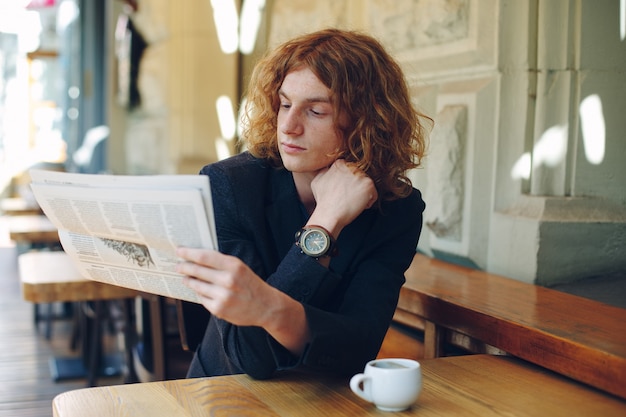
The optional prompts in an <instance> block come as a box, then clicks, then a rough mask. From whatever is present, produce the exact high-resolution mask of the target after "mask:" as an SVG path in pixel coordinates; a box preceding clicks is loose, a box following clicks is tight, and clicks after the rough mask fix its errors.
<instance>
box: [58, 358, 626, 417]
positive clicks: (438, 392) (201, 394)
mask: <svg viewBox="0 0 626 417" xmlns="http://www.w3.org/2000/svg"><path fill="white" fill-rule="evenodd" d="M421 363H422V369H423V381H424V388H423V390H422V393H421V395H420V397H419V399H418V400H417V402H416V404H415V405H414V406H413V407H412V408H410V409H409V410H407V411H403V412H399V413H393V414H391V413H385V412H382V411H378V410H377V409H376V408H375V406H374V405H372V404H370V403H368V402H366V401H363V400H361V399H360V398H359V397H357V396H356V395H355V394H353V393H352V391H350V388H349V386H348V379H346V378H330V377H321V376H316V375H311V374H304V373H297V372H293V373H285V374H282V375H280V376H278V377H276V378H274V379H270V380H267V381H255V380H253V379H251V378H249V377H248V376H246V375H236V376H226V377H217V378H201V379H187V380H174V381H164V382H150V383H142V384H130V385H117V386H108V387H98V388H88V389H81V390H75V391H69V392H65V393H63V394H60V395H58V396H57V397H56V398H55V399H54V401H53V411H54V416H56V417H78V416H80V417H83V416H90V417H105V416H106V417H112V416H127V417H132V416H142V417H143V416H151V417H159V416H231V415H241V416H273V417H276V416H290V417H291V416H298V417H301V416H302V417H306V416H315V417H319V416H350V417H353V416H383V415H387V416H390V415H394V416H422V417H428V416H503V415H506V416H556V415H562V416H624V415H626V402H624V401H622V400H619V399H617V398H616V397H612V396H609V395H607V394H603V393H602V392H600V391H597V390H595V389H593V388H589V387H588V386H585V385H582V384H579V383H576V382H573V381H572V380H569V379H566V378H564V377H561V376H559V375H557V374H555V373H552V372H550V371H547V370H544V369H543V368H539V367H537V366H535V365H531V364H529V363H528V362H523V361H521V360H519V359H514V358H511V357H502V356H491V355H469V356H457V357H448V358H438V359H429V360H423V361H421Z"/></svg>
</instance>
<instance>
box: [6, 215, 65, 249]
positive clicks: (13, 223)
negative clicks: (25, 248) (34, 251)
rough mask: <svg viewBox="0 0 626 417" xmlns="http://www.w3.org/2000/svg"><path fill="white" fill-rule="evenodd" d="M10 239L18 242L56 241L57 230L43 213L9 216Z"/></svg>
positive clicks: (57, 236) (57, 240)
mask: <svg viewBox="0 0 626 417" xmlns="http://www.w3.org/2000/svg"><path fill="white" fill-rule="evenodd" d="M8 227H9V235H10V237H11V240H14V241H16V242H20V243H27V244H35V243H58V242H59V231H58V229H57V228H56V227H55V226H54V224H52V222H51V221H50V220H49V219H48V218H47V217H46V216H45V215H43V214H33V215H23V216H10V219H9V220H8Z"/></svg>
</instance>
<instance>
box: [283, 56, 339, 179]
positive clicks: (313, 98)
mask: <svg viewBox="0 0 626 417" xmlns="http://www.w3.org/2000/svg"><path fill="white" fill-rule="evenodd" d="M279 96H280V109H279V111H278V119H277V137H278V148H279V150H280V156H281V158H282V161H283V165H284V166H285V168H286V169H288V170H289V171H291V172H294V173H299V174H312V176H314V175H315V174H316V173H317V172H318V171H319V170H320V169H323V168H326V167H328V166H330V165H331V164H332V163H333V162H334V161H335V159H336V158H337V154H338V151H339V150H340V149H342V148H343V138H342V137H341V136H340V134H339V133H338V131H337V129H336V126H335V123H334V114H335V112H334V108H333V104H332V103H331V99H330V98H331V91H330V90H329V89H328V88H327V87H326V86H325V85H324V84H323V83H322V82H321V81H320V80H319V79H318V78H317V77H316V76H315V74H314V73H313V72H312V71H311V70H310V69H308V68H301V69H297V70H295V71H292V72H290V73H289V74H287V76H286V77H285V79H284V80H283V84H282V86H281V88H280V90H279Z"/></svg>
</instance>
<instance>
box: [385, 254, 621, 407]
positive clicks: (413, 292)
mask: <svg viewBox="0 0 626 417" xmlns="http://www.w3.org/2000/svg"><path fill="white" fill-rule="evenodd" d="M405 276H406V279H407V282H406V284H405V285H404V286H403V288H402V290H401V294H400V300H399V303H398V308H397V310H396V314H395V316H394V321H395V322H397V323H402V324H404V325H407V326H411V327H413V328H415V329H421V330H423V331H424V350H425V352H424V356H425V357H426V358H432V357H438V356H442V355H444V354H445V352H444V351H443V347H444V344H445V343H446V342H447V343H452V344H454V345H457V346H462V347H464V348H466V349H467V350H469V351H472V352H481V353H483V352H485V351H486V352H488V353H489V352H490V353H503V354H510V355H513V356H516V357H519V358H522V359H524V360H527V361H529V362H532V363H535V364H537V365H540V366H542V367H544V368H547V369H550V370H552V371H555V372H558V373H560V374H562V375H566V376H568V377H571V378H573V379H575V380H578V381H580V382H584V383H586V384H589V385H591V386H593V387H596V388H599V389H601V390H604V391H607V392H609V393H611V394H614V395H617V396H619V397H621V398H624V399H626V309H622V308H618V307H614V306H610V305H608V304H603V303H600V302H597V301H593V300H590V299H587V298H583V297H579V296H575V295H571V294H567V293H563V292H560V291H556V290H552V289H549V288H545V287H541V286H537V285H533V284H528V283H524V282H520V281H516V280H512V279H509V278H505V277H502V276H498V275H495V274H490V273H486V272H484V271H480V270H475V269H471V268H466V267H462V266H458V265H454V264H450V263H447V262H443V261H440V260H437V259H431V258H429V257H427V256H424V255H422V254H416V256H415V258H414V260H413V263H412V264H411V266H410V268H409V269H408V270H407V272H406V274H405Z"/></svg>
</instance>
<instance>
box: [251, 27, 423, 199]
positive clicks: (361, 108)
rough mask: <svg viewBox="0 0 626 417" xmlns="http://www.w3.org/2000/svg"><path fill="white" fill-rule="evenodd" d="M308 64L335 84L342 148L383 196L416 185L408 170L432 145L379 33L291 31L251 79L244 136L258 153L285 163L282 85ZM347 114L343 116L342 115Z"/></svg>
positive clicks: (333, 91) (402, 192)
mask: <svg viewBox="0 0 626 417" xmlns="http://www.w3.org/2000/svg"><path fill="white" fill-rule="evenodd" d="M303 67H306V68H308V69H310V70H311V71H312V72H313V73H314V74H315V75H316V76H317V77H318V78H319V80H320V81H321V82H322V83H323V84H324V85H325V86H326V87H328V88H329V89H330V91H331V101H332V104H333V107H334V109H335V114H334V120H335V125H336V126H337V129H338V131H339V133H340V135H341V137H343V139H344V141H345V147H344V148H343V150H342V151H341V153H340V154H339V155H338V157H339V158H344V159H345V160H346V161H347V162H349V163H353V164H355V165H356V166H357V167H358V168H359V169H361V170H362V171H364V172H365V173H367V175H368V176H369V177H370V178H372V180H373V181H374V183H375V184H376V188H377V191H378V194H379V197H380V199H382V200H394V199H397V198H401V197H405V196H407V195H408V194H409V193H410V192H411V187H412V184H411V181H410V179H409V178H408V177H407V171H408V170H410V169H412V168H416V167H418V166H420V165H421V160H422V157H423V156H424V152H425V149H426V135H425V129H424V126H423V124H422V119H424V120H428V121H430V122H432V120H431V119H430V118H429V117H427V116H425V115H424V114H422V113H420V112H419V111H417V110H416V109H415V108H414V107H413V105H412V103H411V97H410V94H409V89H408V86H407V83H406V80H405V78H404V74H403V72H402V69H401V68H400V66H399V65H398V63H397V62H396V61H395V60H394V59H393V58H392V57H391V56H390V55H389V54H388V53H387V52H386V50H385V48H384V47H383V46H382V45H381V43H380V42H379V41H377V40H376V39H374V38H373V37H371V36H369V35H366V34H363V33H360V32H356V31H345V30H339V29H326V30H321V31H318V32H314V33H310V34H306V35H303V36H300V37H297V38H295V39H292V40H290V41H288V42H286V43H284V44H282V45H280V46H279V47H278V48H276V49H275V50H273V51H271V52H269V53H268V54H266V55H265V56H264V57H263V58H262V59H261V60H260V61H259V62H258V63H257V65H256V66H255V68H254V70H253V72H252V76H251V79H250V83H249V87H248V91H247V100H246V106H245V113H244V114H245V116H244V122H243V132H242V142H243V144H244V146H245V147H246V148H247V150H248V151H249V152H250V153H251V154H252V155H254V156H256V157H258V158H264V159H267V160H269V161H270V162H271V163H272V164H273V165H274V166H277V167H282V166H283V165H282V161H281V158H280V153H279V150H278V139H277V115H278V110H279V107H280V98H279V95H278V91H279V89H280V87H281V85H282V83H283V80H284V79H285V76H286V75H287V74H288V73H290V72H291V71H294V70H296V69H300V68H303ZM340 116H341V120H342V123H341V125H339V123H337V121H338V120H339V118H340Z"/></svg>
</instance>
